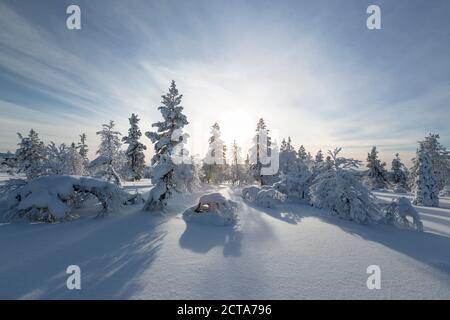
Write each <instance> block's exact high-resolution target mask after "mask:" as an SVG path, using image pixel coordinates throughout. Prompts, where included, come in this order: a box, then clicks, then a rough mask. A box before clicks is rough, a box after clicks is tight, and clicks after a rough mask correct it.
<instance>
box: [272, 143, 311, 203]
mask: <svg viewBox="0 0 450 320" xmlns="http://www.w3.org/2000/svg"><path fill="white" fill-rule="evenodd" d="M306 161H307V160H306V159H305V160H303V159H300V158H297V153H296V152H295V149H294V147H293V146H292V140H291V138H288V141H287V142H286V143H285V145H284V147H283V148H282V149H281V148H280V154H279V165H280V170H279V176H280V181H278V182H277V183H275V184H274V187H275V188H276V189H277V190H278V191H280V192H282V193H284V194H286V195H287V196H288V197H289V198H294V199H296V200H301V201H309V186H310V183H311V177H312V172H311V171H310V170H309V168H308V166H307V165H306Z"/></svg>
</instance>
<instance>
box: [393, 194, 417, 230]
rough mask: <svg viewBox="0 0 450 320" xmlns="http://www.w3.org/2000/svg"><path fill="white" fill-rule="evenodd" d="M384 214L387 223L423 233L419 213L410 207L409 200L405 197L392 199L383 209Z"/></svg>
mask: <svg viewBox="0 0 450 320" xmlns="http://www.w3.org/2000/svg"><path fill="white" fill-rule="evenodd" d="M384 212H385V220H386V222H387V223H390V224H393V225H395V226H398V227H400V228H407V229H413V230H417V231H423V224H422V220H421V219H420V216H419V213H418V212H417V210H416V209H415V208H414V207H413V206H412V205H411V202H410V201H409V199H407V198H405V197H399V198H395V199H393V200H392V202H391V203H390V204H389V205H388V206H386V207H385V208H384ZM407 217H411V218H412V220H413V221H412V222H411V221H409V220H408V218H407Z"/></svg>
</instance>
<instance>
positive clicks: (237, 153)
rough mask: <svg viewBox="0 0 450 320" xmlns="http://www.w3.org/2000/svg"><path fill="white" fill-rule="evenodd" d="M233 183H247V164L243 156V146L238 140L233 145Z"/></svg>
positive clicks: (231, 171) (231, 170)
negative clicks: (241, 146) (245, 164)
mask: <svg viewBox="0 0 450 320" xmlns="http://www.w3.org/2000/svg"><path fill="white" fill-rule="evenodd" d="M230 174H231V183H232V184H233V185H242V184H244V183H246V180H247V177H246V174H245V166H244V164H243V161H242V158H241V148H240V147H239V146H238V145H237V143H236V140H234V141H233V144H232V145H231V167H230Z"/></svg>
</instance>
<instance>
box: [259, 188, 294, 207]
mask: <svg viewBox="0 0 450 320" xmlns="http://www.w3.org/2000/svg"><path fill="white" fill-rule="evenodd" d="M286 198H287V197H286V195H285V194H283V193H281V192H279V191H278V190H276V189H273V188H267V189H266V188H263V189H262V190H261V191H259V192H258V194H257V195H256V201H255V202H256V204H257V205H258V206H261V207H265V208H274V207H276V206H277V205H279V204H280V203H282V202H284V201H286Z"/></svg>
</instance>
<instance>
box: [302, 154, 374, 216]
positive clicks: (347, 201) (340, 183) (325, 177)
mask: <svg viewBox="0 0 450 320" xmlns="http://www.w3.org/2000/svg"><path fill="white" fill-rule="evenodd" d="M340 151H341V149H340V148H337V149H335V150H334V151H333V152H331V151H329V152H328V153H329V155H330V164H331V165H330V168H329V169H328V170H325V171H324V172H322V173H321V174H319V175H318V176H317V177H316V178H315V180H314V182H313V185H312V186H311V188H310V191H311V203H312V205H313V206H315V207H317V208H319V209H324V210H327V211H328V212H329V213H330V214H332V215H337V216H338V217H340V218H343V219H346V220H353V221H356V222H358V223H365V222H368V221H378V220H380V219H381V218H382V212H381V211H380V208H379V207H378V204H377V202H376V199H375V196H374V195H373V194H372V193H371V192H370V191H369V190H368V189H367V187H365V186H364V185H363V184H362V183H361V181H359V180H358V179H357V178H356V177H355V176H354V175H353V174H352V173H351V172H350V171H349V170H347V169H348V168H352V167H353V168H355V167H357V166H358V164H359V161H357V160H353V159H347V158H343V157H339V156H338V154H339V152H340Z"/></svg>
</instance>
